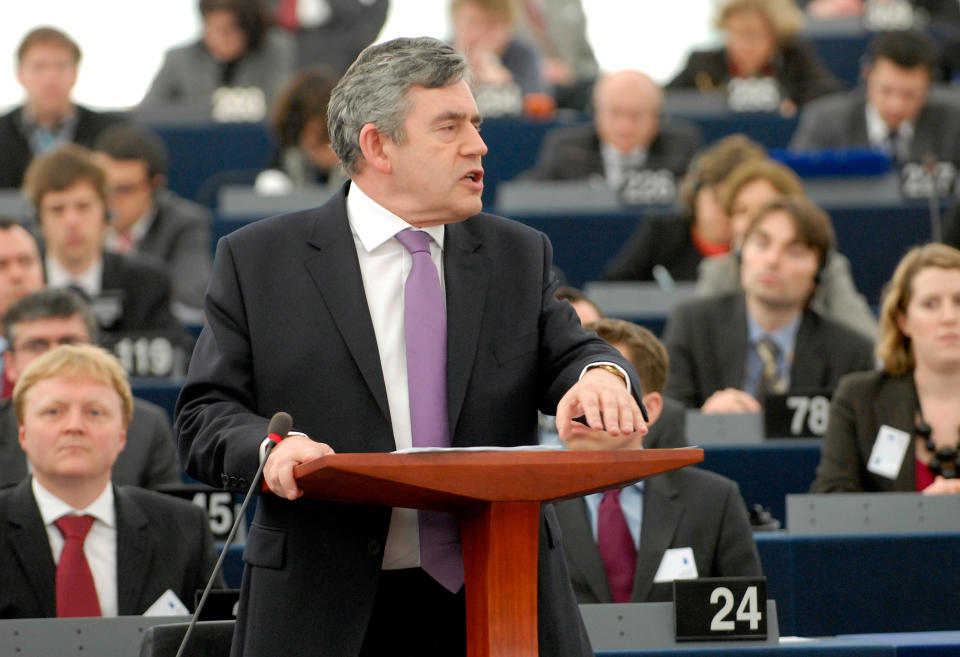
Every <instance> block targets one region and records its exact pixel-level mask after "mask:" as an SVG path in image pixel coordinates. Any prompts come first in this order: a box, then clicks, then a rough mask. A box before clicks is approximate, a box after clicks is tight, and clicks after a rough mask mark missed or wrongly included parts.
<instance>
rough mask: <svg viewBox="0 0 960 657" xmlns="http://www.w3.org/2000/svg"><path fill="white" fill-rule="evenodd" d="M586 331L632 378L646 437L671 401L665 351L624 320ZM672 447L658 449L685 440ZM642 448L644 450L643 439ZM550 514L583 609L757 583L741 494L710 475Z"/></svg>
mask: <svg viewBox="0 0 960 657" xmlns="http://www.w3.org/2000/svg"><path fill="white" fill-rule="evenodd" d="M586 328H587V329H588V330H592V331H596V332H597V334H598V335H599V336H600V337H601V338H603V339H605V340H607V341H608V342H610V344H612V345H613V346H614V347H616V348H617V349H618V350H619V351H620V352H621V353H622V354H623V355H624V356H626V357H627V359H629V360H630V362H631V363H632V364H633V366H634V367H635V368H636V370H637V374H638V376H639V377H640V384H641V386H642V389H643V391H644V394H643V403H644V405H645V406H646V407H647V413H649V415H650V425H652V426H651V432H650V434H648V436H649V435H652V433H653V428H654V427H655V426H657V425H656V424H654V423H656V422H657V418H658V417H660V413H661V410H662V409H663V408H664V402H666V401H668V400H667V399H666V398H664V397H663V396H662V392H663V388H664V384H665V382H666V379H667V368H668V356H667V350H666V349H665V348H664V346H663V345H662V344H661V343H660V341H659V340H657V338H656V336H654V335H653V333H651V332H650V331H648V330H647V329H645V328H643V327H640V326H637V325H636V324H631V323H630V322H625V321H623V320H619V319H601V320H599V321H597V322H594V323H592V324H588V325H587V326H586ZM681 411H682V409H681ZM575 438H576V434H574V438H573V439H575ZM570 440H571V439H568V442H569V441H570ZM670 442H671V443H672V444H671V445H658V447H667V446H682V445H683V431H682V430H681V431H680V432H679V433H678V434H676V435H674V436H671V441H670ZM643 443H644V446H645V447H650V446H651V445H647V444H646V443H647V440H646V439H644V440H643ZM637 446H638V447H639V445H637ZM707 501H708V502H707ZM556 509H557V516H558V517H559V519H560V526H561V528H562V529H563V538H564V541H563V547H564V552H565V554H566V557H567V563H568V565H569V567H570V579H571V581H572V582H573V590H574V592H575V593H576V595H577V601H578V602H580V603H581V604H583V603H605V602H665V601H669V600H672V599H673V590H672V586H671V582H672V581H673V580H674V579H692V578H695V577H731V576H752V575H761V574H762V570H761V567H760V556H759V555H758V554H757V546H756V544H755V543H754V540H753V533H752V531H751V529H750V521H749V519H748V516H747V508H746V504H745V503H744V501H743V498H742V497H741V496H740V490H739V488H738V487H737V484H736V483H735V482H733V481H731V480H729V479H727V478H725V477H722V476H720V475H718V474H715V473H713V472H708V471H706V470H700V469H699V468H693V467H688V468H681V469H679V470H672V471H670V472H664V473H662V474H658V475H654V476H652V477H648V478H647V479H645V480H644V481H641V482H638V483H636V484H633V485H632V486H627V487H626V488H623V489H620V490H612V491H607V492H605V493H595V494H593V495H587V496H585V497H583V498H577V499H572V500H566V501H563V502H559V503H557V504H556ZM624 524H626V527H624ZM617 527H619V530H620V531H619V533H618V532H617ZM625 529H629V541H627V540H624V541H622V542H618V541H617V538H623V539H626V538H627V537H626V535H625V534H624V531H623V530H625ZM675 555H676V556H690V557H692V559H691V561H692V562H693V563H694V565H693V566H692V567H690V566H687V567H681V568H676V567H671V564H672V563H674V560H673V558H672V557H673V556H675ZM678 561H680V560H678Z"/></svg>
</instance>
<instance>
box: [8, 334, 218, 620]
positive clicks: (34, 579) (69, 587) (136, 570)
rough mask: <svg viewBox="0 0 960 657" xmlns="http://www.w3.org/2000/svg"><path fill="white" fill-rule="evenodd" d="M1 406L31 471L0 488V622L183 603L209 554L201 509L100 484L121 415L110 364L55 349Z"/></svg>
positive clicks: (119, 380)
mask: <svg viewBox="0 0 960 657" xmlns="http://www.w3.org/2000/svg"><path fill="white" fill-rule="evenodd" d="M13 407H14V409H15V411H16V414H17V420H18V422H19V425H20V436H19V441H20V446H21V447H22V448H23V451H24V452H25V453H26V455H27V459H28V460H29V462H30V466H31V473H32V476H30V477H29V478H27V479H24V480H23V481H22V482H21V483H20V484H19V485H17V486H16V487H15V488H10V489H7V490H4V491H0V526H2V527H3V528H4V531H3V534H2V536H0V618H44V617H99V616H104V617H109V616H131V615H140V614H143V613H144V612H145V611H147V609H148V608H150V607H151V606H152V605H153V604H154V603H156V602H158V601H162V603H163V606H164V609H168V608H170V606H171V605H170V603H171V598H177V599H179V601H180V603H181V606H182V607H184V608H187V609H189V607H187V605H189V606H190V607H192V606H193V602H194V600H193V596H194V593H195V592H196V590H197V589H199V588H203V587H204V585H205V584H206V582H207V579H208V578H209V576H210V572H211V571H212V570H213V565H214V563H215V562H216V557H217V553H216V551H215V549H214V545H213V539H212V537H211V535H210V528H209V524H208V520H207V515H206V513H205V512H204V510H203V509H201V508H199V507H197V506H196V505H195V504H192V503H190V502H188V501H186V500H178V499H176V498H173V497H170V496H168V495H163V494H160V493H156V492H153V491H148V490H143V489H141V488H137V487H135V486H122V487H118V486H117V485H116V483H115V482H113V481H112V480H111V467H112V466H113V464H114V462H115V461H116V459H117V458H118V455H119V454H120V453H121V452H122V450H123V449H124V446H125V444H126V443H127V437H126V433H127V427H128V425H129V424H130V418H131V416H132V414H133V399H132V396H131V394H130V384H129V383H128V382H127V378H126V376H125V375H124V373H123V369H122V368H121V367H120V364H119V363H118V362H117V361H116V359H115V358H114V357H113V356H111V355H110V354H108V353H106V352H105V351H103V350H102V349H100V348H99V347H94V346H91V345H64V346H60V347H57V348H56V349H54V350H53V351H51V352H49V353H47V354H44V355H42V356H40V357H38V358H37V359H36V360H35V361H33V362H32V363H31V364H30V365H29V366H28V367H27V368H26V369H25V370H24V371H23V374H22V375H21V376H20V379H19V381H18V382H17V387H16V389H15V390H14V394H13ZM218 580H219V582H218V583H219V584H220V586H222V585H223V578H222V577H219V578H218ZM171 594H172V595H171Z"/></svg>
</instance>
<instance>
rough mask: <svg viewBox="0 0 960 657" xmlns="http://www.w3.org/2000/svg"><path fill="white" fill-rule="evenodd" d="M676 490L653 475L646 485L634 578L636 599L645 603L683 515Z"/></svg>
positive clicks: (633, 598)
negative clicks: (675, 499)
mask: <svg viewBox="0 0 960 657" xmlns="http://www.w3.org/2000/svg"><path fill="white" fill-rule="evenodd" d="M676 496H677V489H676V488H675V487H674V486H673V483H672V482H671V481H670V480H669V479H667V478H665V477H650V478H649V479H647V480H646V482H645V483H644V486H643V519H642V520H641V522H640V549H639V550H637V574H636V577H635V578H634V580H633V597H632V600H633V602H644V601H645V600H646V599H647V596H648V595H650V589H651V588H653V578H654V576H655V575H656V574H657V568H659V567H660V561H661V559H662V558H663V553H664V551H665V550H666V549H667V548H668V547H670V542H671V541H672V540H673V535H674V533H675V532H676V530H677V525H678V524H679V523H680V516H682V515H683V505H682V504H680V503H679V502H675V501H674V500H673V498H675V497H676Z"/></svg>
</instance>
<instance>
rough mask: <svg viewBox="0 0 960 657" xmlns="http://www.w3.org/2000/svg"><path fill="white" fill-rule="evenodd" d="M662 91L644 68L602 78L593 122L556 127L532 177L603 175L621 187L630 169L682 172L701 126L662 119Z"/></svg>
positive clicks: (595, 92)
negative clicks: (643, 71) (590, 123)
mask: <svg viewBox="0 0 960 657" xmlns="http://www.w3.org/2000/svg"><path fill="white" fill-rule="evenodd" d="M662 105H663V91H662V90H661V89H660V87H659V86H657V83H656V82H654V81H653V80H652V79H650V77H649V76H648V75H646V74H644V73H641V72H640V71H631V70H627V71H620V72H618V73H608V74H607V75H604V76H603V77H601V78H600V79H599V80H598V81H597V84H596V86H595V87H594V90H593V124H592V125H587V124H583V125H571V126H561V127H557V128H554V129H553V130H551V131H550V132H549V133H547V135H546V136H545V137H544V140H543V146H542V147H541V148H540V155H539V158H538V159H537V163H536V165H535V166H534V168H533V169H531V170H530V171H528V172H527V173H525V174H524V177H526V178H529V179H532V180H576V179H587V178H591V177H594V176H599V177H602V178H603V179H604V180H605V181H606V183H607V184H608V185H609V186H610V187H612V188H613V189H619V188H620V186H621V185H623V184H624V182H625V181H626V179H627V175H628V173H629V172H631V171H639V170H641V169H650V170H657V169H666V170H668V171H669V172H670V173H672V174H673V175H674V176H680V175H682V174H683V173H684V172H685V171H686V170H687V167H688V166H690V161H691V159H693V156H694V154H695V153H696V152H697V149H698V148H699V147H700V143H701V137H700V131H699V129H698V128H697V127H696V126H694V125H692V124H689V123H686V122H682V121H671V122H664V123H662V124H661V122H660V112H661V109H662Z"/></svg>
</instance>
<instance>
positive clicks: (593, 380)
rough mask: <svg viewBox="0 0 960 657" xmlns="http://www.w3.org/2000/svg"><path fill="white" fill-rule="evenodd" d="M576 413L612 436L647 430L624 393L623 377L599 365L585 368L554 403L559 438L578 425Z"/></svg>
mask: <svg viewBox="0 0 960 657" xmlns="http://www.w3.org/2000/svg"><path fill="white" fill-rule="evenodd" d="M580 416H583V417H584V419H585V421H586V425H587V426H588V427H589V428H591V429H593V430H596V431H605V432H607V433H608V434H610V436H612V437H613V438H617V437H618V436H629V435H631V434H635V433H639V434H645V433H647V425H646V423H645V422H644V421H643V415H642V414H641V413H640V405H639V404H637V400H636V399H634V398H633V396H632V395H631V394H630V393H629V392H627V386H626V385H625V383H624V381H623V379H621V378H620V377H618V376H617V375H616V374H613V373H611V372H608V371H606V370H604V369H602V368H599V367H594V368H591V369H589V370H587V372H586V374H584V375H583V377H582V378H581V379H580V380H579V381H578V382H577V383H576V384H574V385H573V387H571V388H570V389H569V390H567V394H565V395H564V396H563V398H562V399H561V400H560V403H559V404H558V405H557V433H558V434H559V436H560V440H563V441H566V440H567V438H568V437H570V436H571V434H572V433H573V432H574V429H575V428H576V425H578V424H579V423H577V422H574V420H573V418H576V417H580ZM580 426H582V425H580Z"/></svg>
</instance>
